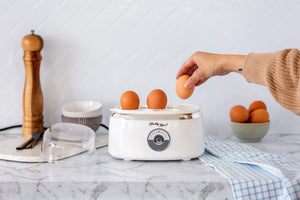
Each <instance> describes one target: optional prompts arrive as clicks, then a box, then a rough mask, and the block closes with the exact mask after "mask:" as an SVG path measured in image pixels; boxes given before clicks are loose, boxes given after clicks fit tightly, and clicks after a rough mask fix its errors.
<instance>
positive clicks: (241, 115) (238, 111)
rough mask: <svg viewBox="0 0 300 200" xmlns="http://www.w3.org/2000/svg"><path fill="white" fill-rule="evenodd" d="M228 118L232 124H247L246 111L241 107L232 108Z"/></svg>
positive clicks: (247, 114)
mask: <svg viewBox="0 0 300 200" xmlns="http://www.w3.org/2000/svg"><path fill="white" fill-rule="evenodd" d="M229 115H230V118H231V121H233V122H247V121H248V119H249V112H248V110H247V109H246V108H245V107H244V106H241V105H236V106H233V107H232V108H231V110H230V113H229Z"/></svg>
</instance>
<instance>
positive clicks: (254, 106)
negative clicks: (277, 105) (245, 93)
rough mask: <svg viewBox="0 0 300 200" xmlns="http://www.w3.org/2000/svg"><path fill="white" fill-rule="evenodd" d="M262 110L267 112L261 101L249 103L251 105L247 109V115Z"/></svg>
mask: <svg viewBox="0 0 300 200" xmlns="http://www.w3.org/2000/svg"><path fill="white" fill-rule="evenodd" d="M260 108H263V109H265V110H267V106H266V104H265V103H264V102H262V101H254V102H253V103H251V105H250V106H249V108H248V111H249V113H251V112H253V111H254V110H257V109H260Z"/></svg>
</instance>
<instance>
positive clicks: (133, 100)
mask: <svg viewBox="0 0 300 200" xmlns="http://www.w3.org/2000/svg"><path fill="white" fill-rule="evenodd" d="M120 103H121V107H122V109H123V110H135V109H138V108H139V105H140V98H139V96H138V95H137V94H136V93H135V92H134V91H131V90H128V91H126V92H124V93H123V94H122V96H121V99H120Z"/></svg>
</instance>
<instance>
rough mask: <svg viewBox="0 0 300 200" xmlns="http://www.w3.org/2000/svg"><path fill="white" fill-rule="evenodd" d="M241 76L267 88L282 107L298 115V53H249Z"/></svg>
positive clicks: (295, 50) (289, 50) (299, 93)
mask: <svg viewBox="0 0 300 200" xmlns="http://www.w3.org/2000/svg"><path fill="white" fill-rule="evenodd" d="M243 76H244V77H245V79H246V80H247V81H248V82H250V83H257V84H261V85H265V86H267V87H268V89H269V91H270V93H271V94H272V96H273V97H274V99H275V100H276V101H277V102H278V103H279V104H281V105H282V106H283V107H285V108H287V109H288V110H290V111H292V112H294V113H295V114H297V115H300V51H299V50H298V49H284V50H282V51H277V52H275V53H250V54H249V55H248V56H247V57H246V60H245V63H244V70H243Z"/></svg>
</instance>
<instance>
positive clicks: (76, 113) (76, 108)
mask: <svg viewBox="0 0 300 200" xmlns="http://www.w3.org/2000/svg"><path fill="white" fill-rule="evenodd" d="M101 114H102V104H101V103H99V102H96V101H76V102H72V103H69V104H66V105H64V106H63V107H62V115H63V116H65V117H72V118H93V117H98V116H100V115H101Z"/></svg>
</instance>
